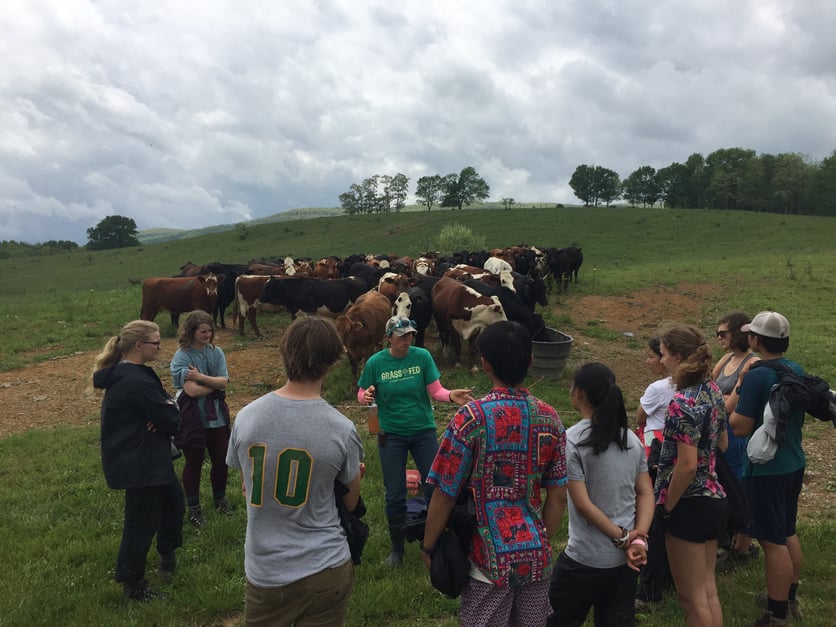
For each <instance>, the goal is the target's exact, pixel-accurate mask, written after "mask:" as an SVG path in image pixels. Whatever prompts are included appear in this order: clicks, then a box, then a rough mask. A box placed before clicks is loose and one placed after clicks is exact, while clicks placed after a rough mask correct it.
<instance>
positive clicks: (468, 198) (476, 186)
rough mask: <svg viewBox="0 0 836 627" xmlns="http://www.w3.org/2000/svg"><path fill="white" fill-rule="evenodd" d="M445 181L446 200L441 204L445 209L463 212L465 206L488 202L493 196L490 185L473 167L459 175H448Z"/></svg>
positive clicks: (465, 169)
mask: <svg viewBox="0 0 836 627" xmlns="http://www.w3.org/2000/svg"><path fill="white" fill-rule="evenodd" d="M445 181H446V188H445V190H444V192H445V193H444V199H443V200H442V202H441V205H442V206H443V207H456V208H457V209H459V210H460V211H461V209H462V207H464V205H471V204H473V203H474V202H476V201H477V200H486V199H487V198H488V197H489V196H490V195H491V188H490V185H488V184H487V182H485V179H483V178H482V177H481V176H479V173H478V172H477V171H476V168H474V167H473V166H467V167H466V168H464V169H463V170H462V171H461V172H460V173H459V174H458V175H456V174H448V175H447V176H446V177H445Z"/></svg>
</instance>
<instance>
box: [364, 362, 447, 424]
mask: <svg viewBox="0 0 836 627" xmlns="http://www.w3.org/2000/svg"><path fill="white" fill-rule="evenodd" d="M440 377H441V373H440V372H439V371H438V367H437V366H436V365H435V362H434V361H433V358H432V355H430V353H429V351H427V350H426V349H424V348H419V347H417V346H410V347H409V351H408V352H407V354H406V355H405V356H404V357H402V358H400V359H398V358H396V357H393V356H392V354H391V353H390V352H389V349H388V348H386V349H383V350H382V351H378V352H377V353H375V354H374V355H372V356H371V357H369V359H368V361H366V366H365V368H363V372H362V374H361V375H360V380H359V381H358V382H357V385H358V386H360V387H361V388H367V387H369V386H372V385H373V386H374V387H375V390H376V394H375V398H376V399H377V415H378V418H379V419H380V428H381V429H382V430H383V431H384V432H386V433H394V434H396V435H404V436H408V435H414V434H416V433H418V432H419V431H425V430H427V429H435V416H433V408H432V404H431V403H430V397H429V394H427V386H428V385H429V384H430V383H432V382H433V381H436V380H437V379H439V378H440Z"/></svg>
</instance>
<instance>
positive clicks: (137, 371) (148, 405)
mask: <svg viewBox="0 0 836 627" xmlns="http://www.w3.org/2000/svg"><path fill="white" fill-rule="evenodd" d="M159 352H160V330H159V328H158V327H157V325H156V324H154V323H153V322H146V321H145V320H134V321H133V322H129V323H128V324H126V325H125V326H124V327H122V330H121V331H120V332H119V335H116V336H113V337H111V338H110V339H109V340H108V341H107V343H106V344H105V347H104V349H103V350H102V352H101V353H100V354H99V356H98V357H97V358H96V366H95V371H94V373H93V385H94V387H96V388H97V389H103V390H105V394H104V399H103V400H102V414H101V447H102V467H103V469H104V475H105V479H106V481H107V485H108V487H110V488H113V489H116V490H125V521H124V524H123V527H122V542H121V544H120V546H119V555H118V557H117V558H116V575H115V578H116V581H117V582H118V583H121V584H122V586H123V589H124V594H125V597H127V598H128V599H130V600H132V601H139V602H145V601H151V600H153V599H155V598H158V597H160V596H161V595H160V594H159V593H157V592H156V591H154V590H152V589H151V588H149V587H148V580H147V579H146V578H145V561H146V558H147V556H148V549H149V548H150V547H151V541H152V540H153V538H154V535H155V534H156V536H157V551H158V552H159V554H160V561H159V566H158V571H159V574H160V577H161V578H162V579H163V580H167V579H170V577H171V576H172V575H174V570H175V567H176V558H175V549H177V548H178V547H179V546H180V545H181V544H182V530H183V511H184V506H183V490H182V488H181V487H180V482H179V480H178V479H177V475H176V474H175V472H174V466H173V464H172V463H171V446H170V443H171V436H173V435H174V434H175V433H177V429H178V426H179V424H180V414H179V413H178V411H177V406H176V405H175V404H174V400H173V399H172V398H171V397H170V396H169V395H168V394H167V393H166V391H165V389H164V388H163V384H162V382H161V381H160V378H159V377H158V376H157V374H156V373H155V372H154V371H153V370H152V369H151V368H150V367H149V366H148V365H147V363H148V362H151V361H154V360H155V359H157V355H158V353H159Z"/></svg>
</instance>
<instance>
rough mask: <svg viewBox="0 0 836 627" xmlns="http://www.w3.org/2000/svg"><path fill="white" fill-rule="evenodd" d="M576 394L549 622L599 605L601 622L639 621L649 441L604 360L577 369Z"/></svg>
mask: <svg viewBox="0 0 836 627" xmlns="http://www.w3.org/2000/svg"><path fill="white" fill-rule="evenodd" d="M571 399H572V405H573V406H574V407H575V409H576V410H578V412H579V413H580V415H581V420H580V422H578V423H577V424H575V425H574V426H572V427H571V428H570V429H568V430H567V431H566V464H567V474H568V477H569V542H568V543H567V545H566V549H565V550H564V551H563V552H562V553H561V554H560V556H559V557H558V559H557V565H556V566H555V569H554V572H553V574H552V580H551V584H550V588H549V602H550V603H551V606H552V610H553V614H552V615H551V617H550V618H549V622H548V624H549V625H550V626H552V627H557V626H565V625H581V624H582V623H583V622H584V620H585V618H586V616H587V614H588V613H589V610H590V609H594V612H595V622H596V624H601V625H633V624H634V621H635V606H634V602H633V597H634V593H635V587H636V573H635V571H638V570H639V567H640V566H641V565H643V564H644V563H646V561H647V541H646V539H647V532H648V530H649V528H650V523H651V521H652V519H653V510H654V499H653V487H652V486H651V483H650V476H649V475H648V473H647V460H646V458H645V454H644V446H643V444H642V442H641V440H639V438H638V436H636V434H635V433H633V432H632V431H631V430H630V428H629V426H628V424H627V410H626V409H625V407H624V397H623V396H622V394H621V390H620V389H619V387H618V386H617V385H616V383H615V375H614V374H613V372H612V370H610V369H609V368H608V367H607V366H605V365H604V364H600V363H588V364H585V365H583V366H581V367H580V368H579V369H578V370H577V371H576V372H575V374H574V376H573V380H572V390H571Z"/></svg>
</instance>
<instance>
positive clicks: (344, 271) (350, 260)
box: [340, 254, 366, 278]
mask: <svg viewBox="0 0 836 627" xmlns="http://www.w3.org/2000/svg"><path fill="white" fill-rule="evenodd" d="M355 263H366V255H360V254H354V255H349V256H348V257H346V258H345V259H343V261H342V264H341V265H340V274H341V275H342V277H343V278H345V277H347V276H349V270H350V269H351V267H352V266H353V265H354V264H355Z"/></svg>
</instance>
